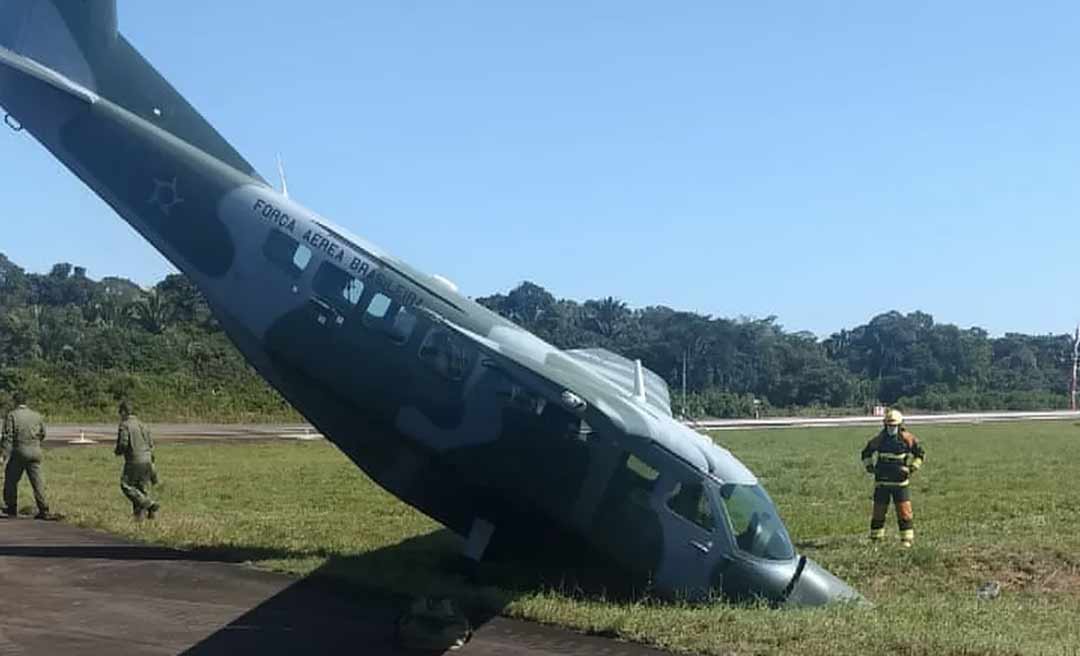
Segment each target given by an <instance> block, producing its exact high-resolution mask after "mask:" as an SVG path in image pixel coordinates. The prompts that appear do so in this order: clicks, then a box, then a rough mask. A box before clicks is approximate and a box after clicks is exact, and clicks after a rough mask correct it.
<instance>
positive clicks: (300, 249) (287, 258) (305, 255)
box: [262, 230, 312, 279]
mask: <svg viewBox="0 0 1080 656" xmlns="http://www.w3.org/2000/svg"><path fill="white" fill-rule="evenodd" d="M262 253H263V257H265V258H266V259H267V260H268V261H270V262H271V263H273V264H274V266H276V267H278V268H279V269H280V270H282V271H283V272H284V273H285V274H287V275H288V276H289V277H291V278H293V279H296V278H299V277H300V276H301V275H303V273H304V271H305V270H306V269H307V267H308V265H309V264H311V259H312V252H311V249H310V248H308V247H307V246H305V245H303V244H301V243H300V242H299V241H297V240H295V239H293V238H292V237H290V236H289V235H286V234H285V233H283V232H281V231H278V230H271V231H270V234H269V235H267V237H266V240H265V241H264V242H263V247H262Z"/></svg>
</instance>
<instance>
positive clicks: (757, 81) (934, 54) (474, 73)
mask: <svg viewBox="0 0 1080 656" xmlns="http://www.w3.org/2000/svg"><path fill="white" fill-rule="evenodd" d="M258 7H259V11H257V12H256V11H253V10H252V5H251V4H250V3H231V2H230V3H224V2H219V1H211V0H189V1H187V2H183V3H179V2H134V1H132V0H120V22H121V29H122V31H123V32H124V33H125V34H126V35H127V36H128V38H129V39H130V40H131V41H132V42H133V43H134V44H135V45H136V46H137V47H138V48H139V49H140V50H141V51H142V52H143V54H144V55H145V56H146V57H147V58H148V59H149V60H150V61H152V62H153V63H154V64H155V65H156V66H157V67H158V68H159V70H161V71H162V72H163V73H164V74H165V75H166V77H168V78H169V79H170V80H171V81H172V82H173V83H174V85H175V86H177V88H179V89H180V90H181V92H183V93H184V94H185V95H186V96H187V97H188V98H189V100H191V101H192V103H193V104H194V105H195V106H196V107H197V108H199V109H200V111H202V112H203V114H204V115H206V116H207V118H209V119H210V121H211V122H212V123H214V124H215V126H216V127H217V128H218V129H219V130H220V131H221V132H222V133H223V134H224V135H225V136H226V137H227V138H228V139H229V140H230V141H231V142H232V143H233V145H235V146H236V147H237V148H238V149H239V150H240V151H241V152H242V153H243V154H244V155H245V156H247V158H248V159H249V160H251V161H252V162H253V163H254V164H255V166H256V167H257V168H258V169H259V170H260V171H261V172H262V173H263V175H264V176H266V177H267V178H268V179H275V180H276V172H275V163H274V161H275V160H274V158H275V154H276V153H279V152H280V153H282V155H283V156H284V159H285V163H286V169H287V173H288V178H289V187H290V191H291V192H292V195H293V197H294V198H296V199H297V200H299V201H300V202H302V203H303V204H305V205H307V206H309V207H310V208H312V209H313V210H315V211H317V212H319V213H321V214H323V215H325V216H327V217H330V218H332V219H333V220H334V221H335V222H337V223H340V224H342V225H344V226H346V227H347V228H349V229H350V230H351V231H353V232H355V233H357V234H359V235H362V236H364V237H365V238H367V239H369V240H371V241H373V242H374V243H376V244H378V245H380V246H382V247H383V248H385V249H386V250H388V251H390V252H392V253H395V254H396V255H398V256H401V257H403V258H405V259H406V260H408V261H409V262H411V263H412V264H414V265H415V266H417V267H419V268H420V269H422V270H425V271H428V272H431V273H439V274H442V275H445V276H447V277H449V278H451V279H453V280H455V281H456V282H457V283H458V285H459V286H460V287H461V288H462V291H463V292H464V293H466V294H469V295H472V296H481V295H487V294H490V293H494V292H498V291H506V290H508V289H509V288H511V287H513V286H514V285H516V284H517V283H519V282H521V281H522V280H532V281H534V282H537V283H538V284H541V285H543V286H544V287H546V288H548V289H549V290H550V291H552V293H554V294H555V295H556V296H560V297H569V298H574V299H578V300H583V299H586V298H593V297H599V296H607V295H614V296H616V297H619V298H621V299H623V300H625V301H626V302H628V303H629V304H630V305H632V306H645V305H654V304H663V305H669V306H672V307H676V308H680V309H690V310H695V311H699V312H703V313H708V314H712V315H715V316H740V315H745V316H757V317H761V316H767V315H772V314H775V315H777V316H778V317H779V321H780V323H781V324H783V325H784V326H785V327H786V328H788V329H791V330H810V331H813V332H815V333H817V334H819V335H827V334H828V333H830V332H832V331H835V330H838V329H840V328H843V327H852V326H855V325H858V324H860V323H864V322H865V321H866V320H868V319H869V318H870V317H872V316H873V315H874V314H876V313H879V312H883V311H887V310H889V309H894V308H895V309H899V310H901V311H905V312H906V311H912V310H916V309H921V310H923V311H926V312H929V313H931V314H932V315H934V317H935V318H936V319H937V320H938V321H942V322H950V323H957V324H959V325H961V326H965V327H966V326H971V325H978V326H982V327H984V328H986V329H987V330H989V331H990V332H991V334H994V335H998V334H1002V333H1004V332H1010V331H1012V332H1027V333H1047V332H1054V333H1062V332H1071V327H1072V326H1073V325H1075V322H1076V321H1077V320H1078V319H1080V299H1077V298H1076V295H1075V293H1073V292H1074V291H1075V290H1076V288H1077V285H1076V279H1077V277H1076V265H1077V253H1078V250H1077V243H1078V240H1077V237H1076V231H1077V227H1078V225H1080V224H1078V221H1077V219H1078V210H1077V208H1078V207H1080V203H1078V200H1080V198H1078V196H1080V191H1078V190H1080V85H1078V84H1077V81H1078V80H1080V40H1078V39H1077V38H1076V35H1077V34H1080V5H1076V4H1074V3H1065V2H1061V3H1054V2H1043V3H1038V4H1037V5H1036V4H1017V3H1005V2H979V3H976V2H963V1H956V2H950V3H929V2H925V3H924V2H909V3H902V4H896V3H892V4H886V3H864V2H820V3H802V2H768V1H762V2H754V3H741V5H740V6H736V3H720V2H710V1H700V2H690V1H688V2H682V3H661V2H642V1H638V0H610V1H608V0H605V1H598V0H572V1H571V0H551V1H549V2H543V3H520V2H518V3H512V2H495V1H483V0H475V1H472V2H467V1H464V0H427V1H425V2H421V1H418V0H394V1H392V2H391V1H388V0H365V1H363V2H355V1H351V0H350V1H344V0H313V1H312V2H309V3H298V2H295V1H294V0H264V1H263V2H260V3H258ZM0 198H3V199H4V204H5V206H6V207H5V210H4V212H5V214H6V215H7V216H6V218H5V219H4V221H3V225H4V227H5V230H4V236H3V240H2V242H0V252H5V253H6V254H7V255H8V256H9V257H11V258H12V259H14V260H15V261H16V262H18V263H19V264H21V265H23V266H25V267H27V268H29V269H31V270H33V271H45V270H47V269H48V267H49V266H50V265H51V264H52V263H54V262H57V261H70V262H72V263H75V264H81V265H84V266H86V267H88V268H89V273H90V275H91V276H92V277H95V278H99V277H102V276H105V275H121V276H126V277H129V278H132V279H133V280H136V281H137V282H139V283H141V284H144V285H149V284H152V283H153V282H155V281H157V280H158V279H160V278H161V277H163V276H164V275H165V274H166V273H167V272H170V271H171V270H172V269H171V267H170V265H169V264H168V263H167V262H166V261H165V260H164V259H163V258H162V257H161V256H160V255H158V254H157V253H156V251H154V250H153V249H152V248H151V247H150V246H149V245H148V244H146V243H145V242H144V241H142V240H141V239H140V238H139V237H138V236H137V235H136V234H135V233H134V232H133V231H132V230H131V229H130V228H128V227H127V225H126V224H124V223H123V222H122V221H121V220H120V219H119V218H118V217H116V216H115V214H113V213H112V212H111V210H109V209H108V208H107V207H106V206H105V205H104V204H103V203H102V202H101V201H99V200H98V199H97V198H96V196H94V195H93V194H92V193H91V192H90V191H89V190H87V189H86V188H85V187H84V186H83V185H82V183H81V182H79V181H78V180H77V179H76V178H74V176H72V175H71V174H69V173H67V172H66V170H64V169H63V168H62V167H61V166H60V165H59V164H58V163H56V162H55V161H54V160H53V159H52V158H51V156H49V155H48V154H47V153H46V152H45V151H44V150H43V149H41V148H40V147H39V146H38V145H37V144H36V143H35V142H33V141H32V140H31V139H30V138H29V137H27V136H25V134H23V135H17V134H14V133H12V132H10V131H7V130H3V131H0Z"/></svg>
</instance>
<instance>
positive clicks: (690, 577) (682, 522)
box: [655, 472, 728, 599]
mask: <svg viewBox="0 0 1080 656" xmlns="http://www.w3.org/2000/svg"><path fill="white" fill-rule="evenodd" d="M679 473H680V474H685V475H679V476H672V475H667V476H665V477H664V479H663V481H662V485H660V486H659V487H658V491H657V496H656V498H655V502H656V503H658V504H660V506H661V507H660V509H659V516H660V523H661V525H662V527H663V533H664V553H663V557H662V560H661V563H660V568H659V571H658V572H657V575H656V578H657V582H658V583H660V584H661V585H662V586H663V587H665V588H668V589H671V590H674V591H676V592H677V593H678V594H681V595H685V596H686V597H687V598H690V599H698V598H700V597H702V596H704V595H705V594H707V593H708V591H709V589H710V588H713V587H715V588H719V581H716V582H714V581H712V577H713V573H714V572H715V571H717V565H719V564H720V563H721V562H722V561H724V560H726V559H727V558H728V554H727V551H728V549H727V542H726V539H725V536H724V533H723V526H724V519H723V515H722V514H721V512H720V510H719V507H718V501H717V499H716V495H715V490H714V489H713V486H712V485H710V484H709V481H708V479H707V478H705V477H703V476H700V475H695V474H694V473H691V472H679Z"/></svg>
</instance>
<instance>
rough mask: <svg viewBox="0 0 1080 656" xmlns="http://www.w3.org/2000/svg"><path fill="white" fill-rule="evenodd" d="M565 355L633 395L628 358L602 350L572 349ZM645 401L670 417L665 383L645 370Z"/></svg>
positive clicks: (668, 396) (668, 398)
mask: <svg viewBox="0 0 1080 656" xmlns="http://www.w3.org/2000/svg"><path fill="white" fill-rule="evenodd" d="M566 354H567V355H569V356H570V357H571V358H573V359H575V360H577V361H578V362H579V363H581V364H582V365H583V366H586V367H590V368H592V369H593V370H595V371H596V372H597V373H598V374H600V375H601V376H603V377H604V378H607V379H608V380H610V381H611V382H612V383H615V384H616V385H618V386H619V387H621V388H622V389H624V390H626V391H627V392H628V393H630V394H633V392H634V376H635V369H636V367H635V365H634V362H633V361H632V360H630V359H629V358H625V357H623V356H621V355H619V354H618V353H612V352H611V351H609V350H607V349H602V348H594V349H574V350H571V351H566ZM645 400H646V401H647V402H648V403H651V404H652V405H654V406H656V407H657V408H659V409H660V410H662V411H663V412H664V414H666V415H668V416H671V392H670V391H669V390H668V386H667V383H666V382H664V379H663V378H661V377H660V376H658V375H657V374H656V373H654V372H653V371H650V370H649V369H646V370H645Z"/></svg>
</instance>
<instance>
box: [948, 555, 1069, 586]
mask: <svg viewBox="0 0 1080 656" xmlns="http://www.w3.org/2000/svg"><path fill="white" fill-rule="evenodd" d="M960 564H961V569H962V570H964V574H966V575H967V576H969V577H970V578H971V580H972V581H973V582H979V583H981V582H983V581H998V582H999V583H1001V586H1002V589H1003V590H1010V591H1013V592H1027V593H1037V594H1046V593H1058V594H1068V595H1073V596H1077V597H1080V555H1077V554H1070V553H1066V552H1063V551H1058V550H1055V549H1026V550H1023V551H1012V550H1009V549H1006V548H990V549H976V548H974V547H968V548H966V549H964V550H963V552H962V554H961V557H960Z"/></svg>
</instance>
